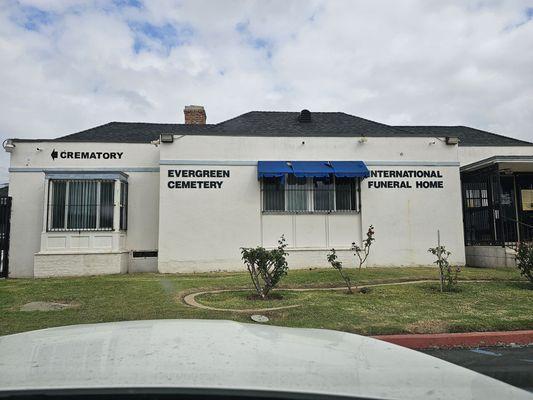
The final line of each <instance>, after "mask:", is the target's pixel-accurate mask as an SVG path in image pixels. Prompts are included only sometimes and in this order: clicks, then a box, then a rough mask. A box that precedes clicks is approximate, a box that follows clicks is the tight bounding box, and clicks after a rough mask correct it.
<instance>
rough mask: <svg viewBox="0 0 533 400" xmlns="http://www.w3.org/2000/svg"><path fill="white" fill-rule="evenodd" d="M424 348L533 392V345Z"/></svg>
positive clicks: (433, 354)
mask: <svg viewBox="0 0 533 400" xmlns="http://www.w3.org/2000/svg"><path fill="white" fill-rule="evenodd" d="M423 352H424V353H426V354H429V355H431V356H434V357H438V358H440V359H443V360H446V361H449V362H451V363H454V364H457V365H460V366H462V367H465V368H468V369H471V370H474V371H477V372H480V373H482V374H484V375H488V376H491V377H493V378H496V379H498V380H500V381H504V382H507V383H510V384H511V385H514V386H518V387H521V388H523V389H526V390H529V391H530V392H533V346H528V347H516V348H512V347H491V348H479V349H456V350H425V351H423Z"/></svg>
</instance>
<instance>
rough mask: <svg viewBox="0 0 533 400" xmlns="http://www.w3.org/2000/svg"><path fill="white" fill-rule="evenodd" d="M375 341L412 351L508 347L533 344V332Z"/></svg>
mask: <svg viewBox="0 0 533 400" xmlns="http://www.w3.org/2000/svg"><path fill="white" fill-rule="evenodd" d="M372 337H373V338H375V339H379V340H383V341H385V342H389V343H394V344H397V345H400V346H403V347H408V348H410V349H416V350H424V349H433V348H444V349H449V348H453V347H467V348H468V347H481V346H506V345H510V344H519V345H528V344H533V330H528V331H511V332H469V333H435V334H415V335H381V336H372Z"/></svg>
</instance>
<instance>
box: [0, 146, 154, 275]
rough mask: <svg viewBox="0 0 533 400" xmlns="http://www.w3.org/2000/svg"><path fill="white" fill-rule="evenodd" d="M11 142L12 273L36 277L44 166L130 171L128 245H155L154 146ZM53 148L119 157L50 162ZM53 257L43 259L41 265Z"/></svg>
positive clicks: (148, 247) (144, 247)
mask: <svg viewBox="0 0 533 400" xmlns="http://www.w3.org/2000/svg"><path fill="white" fill-rule="evenodd" d="M15 145H16V147H15V149H14V151H13V152H12V153H11V165H10V179H9V181H10V185H9V195H10V196H12V197H13V207H12V214H11V244H10V254H9V258H10V265H9V271H10V276H12V277H31V276H33V275H34V254H36V253H38V252H39V249H40V243H41V233H42V228H43V213H44V200H45V199H44V182H45V173H44V171H45V170H46V171H47V170H52V171H53V170H62V171H63V170H64V171H102V172H103V171H106V170H114V171H124V172H125V173H126V174H128V175H129V179H128V181H129V203H130V206H129V218H128V231H127V238H126V241H127V242H126V248H127V249H134V250H156V249H157V232H158V208H159V172H158V164H159V149H158V148H156V147H155V146H153V145H150V144H128V143H62V142H15ZM54 149H55V150H56V151H58V152H62V151H70V152H76V151H81V152H85V151H95V152H117V153H118V152H121V153H122V156H121V159H99V160H98V159H61V158H56V159H55V160H54V159H52V157H51V152H52V150H54ZM51 259H52V258H42V263H45V262H46V260H51ZM69 259H70V260H73V259H75V258H72V257H71V258H69ZM124 259H126V260H127V257H126V258H124ZM121 260H122V259H121ZM39 262H41V261H39ZM121 262H122V261H121ZM104 264H105V263H104ZM73 268H74V266H73ZM121 268H122V267H121ZM88 270H89V269H88ZM97 270H98V271H99V269H97ZM73 271H74V269H73Z"/></svg>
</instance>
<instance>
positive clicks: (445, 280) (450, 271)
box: [428, 246, 461, 292]
mask: <svg viewBox="0 0 533 400" xmlns="http://www.w3.org/2000/svg"><path fill="white" fill-rule="evenodd" d="M428 251H429V252H430V253H431V254H434V255H435V256H437V260H436V261H435V264H437V266H438V267H439V274H440V291H441V292H451V291H453V290H454V289H455V288H456V286H457V278H458V276H459V272H461V268H459V266H456V267H453V266H451V265H450V262H449V261H448V257H449V256H450V254H452V253H451V252H449V251H448V250H446V247H444V246H437V247H432V248H430V249H428Z"/></svg>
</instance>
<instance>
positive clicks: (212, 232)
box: [158, 165, 261, 272]
mask: <svg viewBox="0 0 533 400" xmlns="http://www.w3.org/2000/svg"><path fill="white" fill-rule="evenodd" d="M197 168H198V166H194V165H180V166H179V169H197ZM200 168H201V169H210V170H229V171H230V177H229V178H219V179H221V180H223V185H222V187H221V188H220V189H169V188H168V186H167V184H168V182H169V181H173V180H176V178H169V177H168V170H172V169H178V168H176V167H174V166H164V165H162V166H161V171H160V178H161V194H160V213H159V254H158V268H159V272H191V271H206V270H207V271H213V270H219V269H234V268H235V267H236V266H237V265H238V263H239V260H240V250H239V247H248V246H256V245H258V244H260V242H261V234H260V209H259V206H260V198H259V196H260V191H259V190H258V183H257V169H256V167H252V166H227V167H221V166H209V167H207V166H202V167H200ZM191 180H208V179H204V178H201V179H191Z"/></svg>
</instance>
